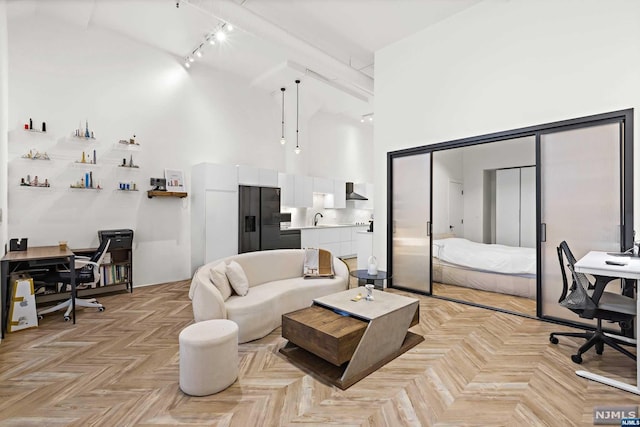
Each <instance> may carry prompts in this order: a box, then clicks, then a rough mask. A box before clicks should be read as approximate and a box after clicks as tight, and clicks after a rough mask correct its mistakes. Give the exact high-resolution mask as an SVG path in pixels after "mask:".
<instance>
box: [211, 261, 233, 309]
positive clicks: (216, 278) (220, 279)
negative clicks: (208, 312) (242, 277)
mask: <svg viewBox="0 0 640 427" xmlns="http://www.w3.org/2000/svg"><path fill="white" fill-rule="evenodd" d="M209 274H210V275H211V282H212V283H213V285H214V286H215V287H216V288H218V290H219V291H220V294H221V295H222V299H223V300H225V301H226V300H227V299H228V298H229V297H230V296H231V286H230V284H229V279H228V278H227V265H226V264H225V263H224V261H220V262H219V263H217V264H216V265H214V266H213V267H212V268H211V269H210V270H209Z"/></svg>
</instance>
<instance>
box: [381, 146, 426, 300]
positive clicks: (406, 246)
mask: <svg viewBox="0 0 640 427" xmlns="http://www.w3.org/2000/svg"><path fill="white" fill-rule="evenodd" d="M391 168H392V171H391V173H392V187H393V188H392V189H391V192H392V193H391V194H392V221H393V222H392V274H393V277H392V279H393V287H398V288H405V289H410V290H415V291H418V292H423V293H427V294H430V293H431V153H423V154H415V155H409V156H403V157H394V158H393V160H392V164H391Z"/></svg>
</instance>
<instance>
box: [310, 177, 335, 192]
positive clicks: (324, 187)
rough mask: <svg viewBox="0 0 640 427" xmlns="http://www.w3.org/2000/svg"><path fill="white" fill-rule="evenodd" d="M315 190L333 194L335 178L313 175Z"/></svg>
mask: <svg viewBox="0 0 640 427" xmlns="http://www.w3.org/2000/svg"><path fill="white" fill-rule="evenodd" d="M313 192H314V193H322V194H333V180H332V179H329V178H320V177H317V176H314V177H313Z"/></svg>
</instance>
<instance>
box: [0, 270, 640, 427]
mask: <svg viewBox="0 0 640 427" xmlns="http://www.w3.org/2000/svg"><path fill="white" fill-rule="evenodd" d="M188 287H189V282H188V281H185V282H177V283H170V284H164V285H157V286H151V287H145V288H136V289H135V291H134V293H133V294H124V293H123V294H118V295H111V296H104V297H102V298H101V302H103V303H104V304H105V305H106V306H107V310H106V311H104V312H102V313H99V312H96V311H94V310H93V309H80V310H78V321H77V323H76V324H75V325H73V324H71V323H67V322H64V321H63V320H62V315H61V313H60V314H52V315H48V316H46V317H45V319H44V320H43V321H41V324H40V327H38V328H37V329H29V330H23V331H19V332H16V333H13V334H8V335H7V336H6V339H5V340H4V341H3V342H2V343H1V344H0V426H133V425H135V426H182V425H184V426H242V427H245V426H297V425H314V426H319V425H337V426H465V425H468V426H524V425H526V426H536V425H540V426H572V425H585V426H586V425H589V426H590V425H592V424H593V422H592V417H593V409H594V406H596V405H605V404H610V405H631V404H636V405H637V404H638V397H637V396H635V395H632V394H629V393H625V392H623V391H619V390H616V389H613V388H610V387H607V386H605V385H602V384H598V383H595V382H590V381H588V380H585V379H583V378H580V377H578V376H576V375H575V374H574V371H575V370H576V368H577V365H575V364H573V363H572V362H571V360H570V358H569V356H570V355H571V354H572V353H573V352H574V351H575V349H576V348H577V345H578V341H573V340H570V339H561V342H560V344H559V345H555V346H554V345H551V344H550V343H549V340H548V334H549V332H551V331H555V330H562V329H568V328H563V327H558V326H556V325H552V324H549V323H544V322H540V321H537V320H532V319H527V318H524V317H520V316H513V315H509V314H505V313H499V312H494V311H490V310H486V309H481V308H476V307H471V306H468V305H464V304H458V303H454V302H449V301H444V300H440V299H436V298H428V297H418V298H419V299H420V310H421V319H420V324H419V325H417V326H415V327H414V328H413V329H412V331H414V332H417V333H421V334H423V335H424V336H425V341H424V342H423V343H421V344H420V345H418V346H416V347H414V348H413V349H411V350H410V351H408V352H406V353H405V354H403V355H402V356H400V357H398V358H397V359H395V360H394V361H392V362H390V363H388V364H387V365H386V366H384V367H383V368H381V369H380V370H378V371H377V372H374V373H373V374H371V375H370V376H368V377H367V378H365V379H363V380H362V381H360V382H358V383H356V384H355V385H353V386H352V387H351V388H349V389H347V390H344V391H342V390H340V389H337V388H335V387H331V386H327V385H325V384H322V383H320V382H318V381H316V380H315V379H314V378H313V377H312V376H310V375H308V374H306V373H305V372H302V371H301V370H299V369H298V368H296V367H295V366H293V365H291V364H290V363H288V362H287V361H286V360H285V359H284V358H283V357H282V356H281V355H280V354H279V353H278V349H279V348H281V347H282V346H283V345H284V344H285V340H283V339H282V337H281V336H280V329H277V330H275V331H273V333H271V334H270V335H268V336H266V337H264V338H262V339H260V340H257V341H254V342H250V343H247V344H241V345H240V346H239V359H238V363H239V378H238V381H237V382H236V383H234V384H233V385H232V386H231V387H229V388H228V389H226V390H224V391H222V392H220V393H218V394H215V395H212V396H205V397H191V396H187V395H185V394H183V393H182V392H181V391H180V389H179V387H178V375H179V348H178V334H179V332H180V331H181V330H182V329H183V328H184V327H186V326H187V325H189V324H191V323H192V322H193V315H192V311H191V304H190V301H189V299H188V296H187V293H188ZM581 369H588V370H591V371H594V372H599V373H602V374H605V375H608V376H611V377H616V378H620V379H623V380H625V381H628V382H631V381H633V379H634V378H635V377H634V375H635V374H634V373H635V363H634V362H633V361H631V360H629V359H627V358H625V357H624V356H622V355H619V354H617V352H615V351H613V350H610V349H606V350H605V353H604V355H602V356H597V355H596V354H595V352H589V353H588V354H586V355H585V356H584V363H583V365H582V368H581Z"/></svg>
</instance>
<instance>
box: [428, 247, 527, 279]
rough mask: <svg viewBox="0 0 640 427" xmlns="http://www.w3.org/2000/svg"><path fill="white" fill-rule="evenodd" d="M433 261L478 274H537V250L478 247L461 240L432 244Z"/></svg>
mask: <svg viewBox="0 0 640 427" xmlns="http://www.w3.org/2000/svg"><path fill="white" fill-rule="evenodd" d="M432 255H433V257H434V258H438V259H440V260H442V261H446V262H448V263H451V264H456V265H460V266H464V267H467V268H473V269H476V270H481V271H487V272H494V273H502V274H514V275H533V276H535V274H536V250H535V249H534V248H519V247H512V246H504V245H489V244H485V243H476V242H472V241H470V240H467V239H462V238H458V237H453V238H448V239H439V240H434V241H433V254H432Z"/></svg>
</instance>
